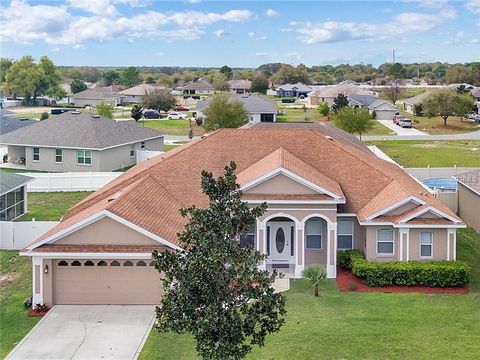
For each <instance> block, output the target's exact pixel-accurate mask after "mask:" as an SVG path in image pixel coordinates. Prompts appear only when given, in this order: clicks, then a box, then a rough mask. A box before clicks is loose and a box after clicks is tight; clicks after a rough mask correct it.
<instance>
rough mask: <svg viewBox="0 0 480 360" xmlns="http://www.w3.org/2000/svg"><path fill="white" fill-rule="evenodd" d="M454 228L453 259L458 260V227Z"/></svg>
mask: <svg viewBox="0 0 480 360" xmlns="http://www.w3.org/2000/svg"><path fill="white" fill-rule="evenodd" d="M452 230H453V257H452V260H457V229H452Z"/></svg>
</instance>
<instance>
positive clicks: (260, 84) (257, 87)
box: [250, 73, 268, 94]
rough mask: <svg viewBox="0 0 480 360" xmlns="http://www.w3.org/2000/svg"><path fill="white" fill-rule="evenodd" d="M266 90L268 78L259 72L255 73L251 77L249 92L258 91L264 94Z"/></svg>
mask: <svg viewBox="0 0 480 360" xmlns="http://www.w3.org/2000/svg"><path fill="white" fill-rule="evenodd" d="M267 90H268V78H267V77H266V76H265V75H264V74H262V73H260V74H257V75H255V76H254V77H253V78H252V86H251V87H250V91H251V92H258V93H260V94H265V93H266V92H267Z"/></svg>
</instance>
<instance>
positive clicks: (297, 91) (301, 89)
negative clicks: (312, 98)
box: [275, 82, 312, 97]
mask: <svg viewBox="0 0 480 360" xmlns="http://www.w3.org/2000/svg"><path fill="white" fill-rule="evenodd" d="M275 91H276V92H277V94H276V95H277V96H284V97H289V96H292V97H301V96H303V97H306V96H307V94H308V93H309V92H311V91H312V88H311V87H310V86H308V85H305V84H302V83H301V82H298V83H296V84H285V85H280V86H277V87H276V88H275Z"/></svg>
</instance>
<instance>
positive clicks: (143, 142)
mask: <svg viewBox="0 0 480 360" xmlns="http://www.w3.org/2000/svg"><path fill="white" fill-rule="evenodd" d="M140 149H145V141H142V142H141V143H140Z"/></svg>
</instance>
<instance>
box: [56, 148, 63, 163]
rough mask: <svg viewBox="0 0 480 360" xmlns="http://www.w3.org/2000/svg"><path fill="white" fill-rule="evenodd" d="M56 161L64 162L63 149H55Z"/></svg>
mask: <svg viewBox="0 0 480 360" xmlns="http://www.w3.org/2000/svg"><path fill="white" fill-rule="evenodd" d="M55 162H56V163H57V164H61V163H62V162H63V150H62V149H55Z"/></svg>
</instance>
